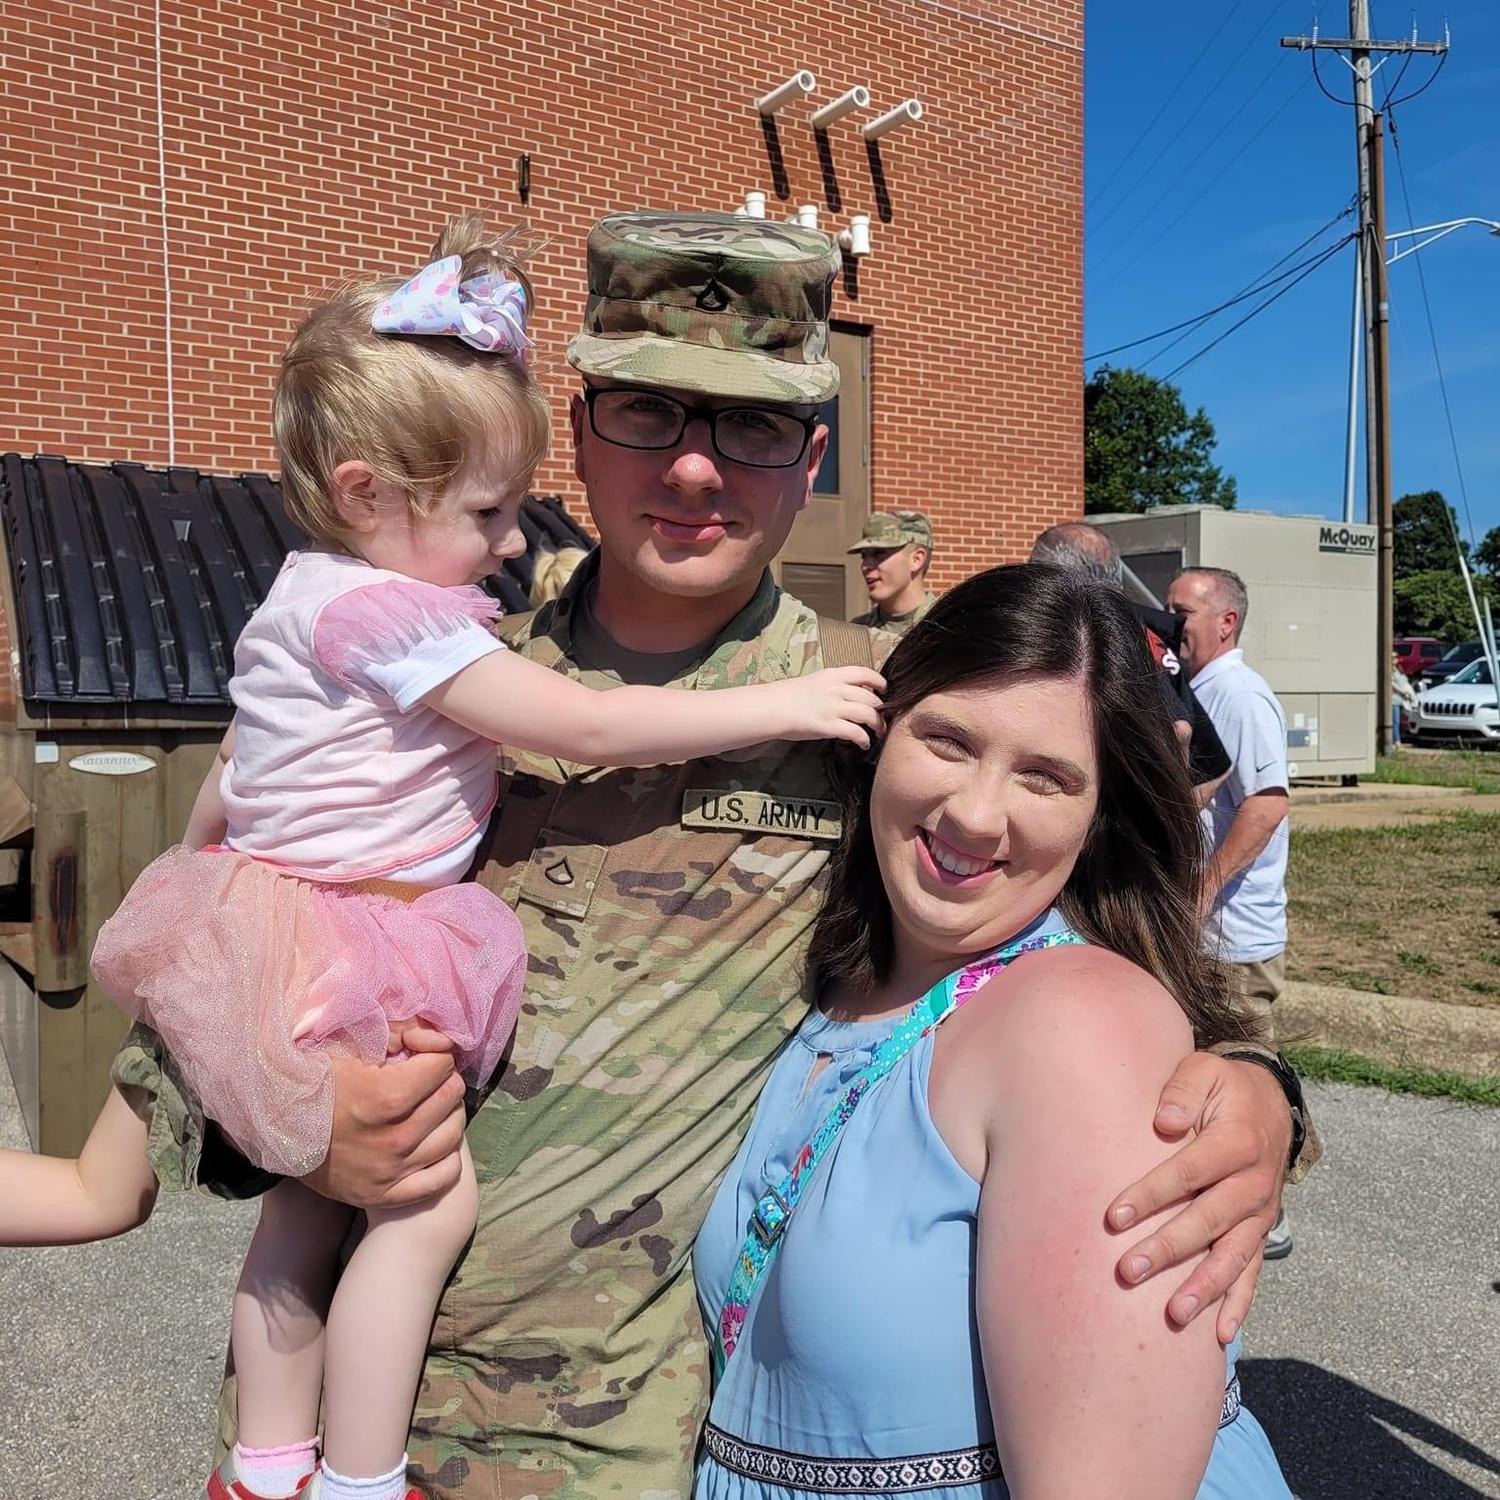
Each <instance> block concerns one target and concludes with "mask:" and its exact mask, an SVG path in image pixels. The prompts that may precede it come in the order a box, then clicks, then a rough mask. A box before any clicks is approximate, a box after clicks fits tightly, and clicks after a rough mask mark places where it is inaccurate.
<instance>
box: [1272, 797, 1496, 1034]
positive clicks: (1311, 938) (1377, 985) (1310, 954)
mask: <svg viewBox="0 0 1500 1500" xmlns="http://www.w3.org/2000/svg"><path fill="white" fill-rule="evenodd" d="M1287 925H1288V934H1287V936H1288V942H1287V975H1288V977H1289V978H1291V979H1300V980H1310V981H1312V982H1313V983H1316V984H1336V985H1340V986H1342V987H1343V988H1345V989H1356V990H1369V991H1372V992H1373V993H1375V994H1378V995H1405V996H1409V997H1410V998H1411V999H1413V1000H1434V1001H1439V1002H1446V1003H1448V1004H1457V1005H1482V1006H1500V945H1497V940H1500V816H1496V815H1495V814H1493V813H1477V812H1471V811H1468V810H1466V809H1465V810H1459V809H1454V810H1452V811H1449V810H1447V809H1445V810H1444V811H1443V812H1442V814H1441V816H1440V817H1438V818H1437V819H1435V820H1434V821H1432V822H1426V823H1413V824H1407V825H1401V826H1397V827H1379V828H1326V829H1294V830H1293V832H1292V842H1291V859H1290V862H1289V866H1288V869H1287Z"/></svg>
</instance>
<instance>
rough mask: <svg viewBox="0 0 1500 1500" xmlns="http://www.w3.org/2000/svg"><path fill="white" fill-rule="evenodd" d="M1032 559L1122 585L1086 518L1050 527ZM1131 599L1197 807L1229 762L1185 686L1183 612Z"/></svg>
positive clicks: (1110, 550) (1106, 545)
mask: <svg viewBox="0 0 1500 1500" xmlns="http://www.w3.org/2000/svg"><path fill="white" fill-rule="evenodd" d="M1031 561H1032V562H1038V563H1051V564H1052V565H1053V566H1054V567H1060V568H1068V569H1070V570H1071V571H1073V572H1077V573H1086V574H1088V576H1089V577H1091V578H1097V579H1098V580H1099V581H1100V582H1101V583H1106V584H1110V585H1112V586H1113V587H1115V588H1122V587H1123V586H1124V580H1125V569H1124V564H1123V563H1122V562H1121V560H1120V553H1119V549H1118V548H1116V546H1115V544H1114V543H1113V542H1112V541H1111V540H1110V539H1109V536H1108V535H1107V534H1106V533H1105V532H1103V531H1101V530H1100V529H1099V528H1098V527H1097V526H1090V525H1088V523H1087V522H1084V521H1067V522H1064V523H1063V524H1062V525H1061V526H1052V527H1049V528H1048V529H1047V530H1046V531H1044V532H1043V533H1042V534H1041V535H1040V536H1039V537H1038V538H1037V539H1036V541H1035V542H1034V543H1032V547H1031ZM1131 602H1132V604H1133V605H1134V608H1135V611H1136V613H1137V614H1138V615H1139V616H1140V620H1141V625H1142V627H1143V628H1144V630H1145V632H1146V642H1147V644H1148V645H1149V646H1150V647H1151V654H1152V656H1154V657H1155V658H1156V664H1157V666H1158V667H1159V668H1160V669H1161V688H1162V700H1163V702H1164V703H1165V704H1166V707H1167V712H1168V713H1169V714H1171V716H1172V719H1173V722H1174V723H1175V724H1176V726H1177V735H1178V738H1179V740H1181V741H1182V743H1183V746H1184V748H1185V750H1186V753H1187V762H1188V772H1189V774H1190V775H1191V777H1192V781H1193V790H1194V792H1195V793H1196V794H1197V797H1198V805H1199V806H1200V807H1201V806H1202V805H1203V804H1204V803H1205V802H1207V801H1208V799H1209V798H1210V797H1211V796H1213V794H1214V791H1215V790H1216V789H1217V787H1218V785H1219V783H1220V782H1221V781H1223V779H1224V778H1225V776H1227V775H1228V774H1229V767H1230V761H1229V754H1228V752H1227V751H1226V750H1225V749H1224V746H1223V743H1222V742H1221V741H1220V739H1219V735H1218V731H1217V730H1215V728H1214V726H1213V721H1212V720H1211V719H1210V718H1209V717H1208V715H1207V713H1205V712H1204V710H1203V707H1202V705H1201V704H1200V703H1199V702H1198V700H1197V699H1196V698H1195V697H1194V696H1193V690H1192V688H1191V687H1189V686H1188V674H1187V672H1186V671H1185V670H1184V669H1183V665H1182V625H1183V621H1182V616H1181V615H1174V614H1173V613H1172V612H1171V611H1170V610H1165V609H1156V608H1153V607H1152V606H1151V605H1149V604H1141V603H1139V602H1137V601H1134V600H1132V601H1131Z"/></svg>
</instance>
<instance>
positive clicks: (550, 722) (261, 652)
mask: <svg viewBox="0 0 1500 1500" xmlns="http://www.w3.org/2000/svg"><path fill="white" fill-rule="evenodd" d="M529 304H530V292H529V288H528V284H527V282H526V281H525V279H524V276H523V275H522V273H521V272H520V271H519V270H518V269H517V267H516V265H515V252H514V249H513V245H512V241H511V237H509V236H501V237H499V238H496V237H493V236H487V235H486V234H485V232H484V227H483V222H482V220H480V219H479V218H478V217H477V216H468V217H465V218H463V219H459V220H456V221H454V222H453V223H451V224H450V225H449V227H448V229H447V230H446V231H445V233H444V235H443V237H442V239H441V240H440V241H439V244H438V248H437V259H436V260H435V261H434V262H433V264H431V265H429V266H427V267H426V268H425V269H424V270H423V271H421V272H420V273H419V274H418V275H417V276H415V277H413V278H412V279H411V280H410V281H408V282H407V283H406V284H404V285H401V284H399V283H398V282H397V281H396V280H394V279H391V278H386V279H372V280H365V281H362V282H359V283H357V284H354V285H351V286H349V287H347V288H345V289H344V290H342V291H340V292H339V293H337V294H336V295H334V296H333V297H332V298H330V299H329V300H328V301H327V302H325V303H324V304H323V305H322V306H320V307H319V308H317V309H316V310H315V311H314V312H313V313H312V314H311V315H310V316H309V317H308V319H307V320H306V321H305V322H304V323H303V325H302V327H301V328H300V329H299V330H298V331H297V333H296V335H295V337H294V338H293V339H292V342H291V345H290V347H289V348H288V349H287V351H286V353H285V355H284V356H283V359H282V363H281V370H280V374H279V376H278V379H277V383H276V392H275V400H274V427H275V440H276V447H277V452H278V457H279V459H280V464H281V474H282V492H283V495H284V498H285V502H286V505H287V508H288V511H289V513H290V514H291V516H292V517H293V519H294V520H295V521H296V522H297V524H298V525H299V526H300V527H301V528H302V529H303V530H304V531H305V532H306V533H307V534H308V536H310V537H312V538H314V539H315V540H316V542H317V543H318V544H319V546H318V547H317V549H316V550H310V551H307V552H302V553H294V554H292V555H291V556H290V557H288V558H287V560H286V563H285V565H284V567H283V568H282V571H281V573H280V574H279V575H278V577H277V579H276V581H275V582H274V584H273V585H272V587H271V589H270V592H269V593H268V594H267V596H266V600H265V602H264V604H262V606H261V607H260V609H259V610H257V611H256V613H255V615H254V617H253V618H252V619H251V621H250V622H249V624H248V625H247V626H246V627H245V630H244V632H243V634H242V635H241V637H240V640H239V642H238V644H237V647H236V650H235V673H234V680H233V682H232V683H231V688H230V692H231V697H232V698H233V701H234V705H235V715H234V720H233V722H232V724H231V725H230V729H229V732H228V734H226V735H225V737H224V743H223V745H222V747H221V749H220V752H219V764H217V765H216V766H215V767H214V769H213V771H212V772H211V773H210V775H209V777H208V778H207V780H206V781H205V782H204V784H203V789H202V791H201V792H200V793H199V796H198V800H197V803H196V805H195V807H194V809H193V813H192V816H191V819H190V821H189V825H188V829H187V833H186V836H185V839H184V843H183V844H182V846H180V847H178V848H175V849H172V850H170V851H168V852H167V853H166V854H164V855H163V856H162V857H161V858H160V859H158V860H156V861H155V862H154V863H153V864H152V865H150V866H149V867H148V868H147V869H146V870H145V871H144V872H143V873H142V875H141V877H140V878H139V879H138V880H137V881H136V883H135V885H134V886H133V887H132V889H131V890H130V892H129V894H128V895H127V896H126V898H125V900H124V902H123V903H122V904H121V906H120V909H119V911H118V912H117V913H116V914H115V915H114V916H113V917H112V918H111V919H110V920H109V921H108V922H106V923H105V925H104V927H103V929H102V930H101V932H100V934H99V940H98V944H97V946H96V948H95V951H94V967H95V971H96V973H97V974H98V976H99V978H100V980H101V981H102V983H103V984H104V985H105V986H106V987H107V988H108V990H109V991H110V993H111V994H113V995H114V996H115V997H116V998H117V999H118V1000H119V1001H120V1003H121V1004H122V1005H124V1006H125V1008H126V1009H127V1010H129V1011H130V1013H131V1014H132V1015H134V1016H136V1017H137V1018H140V1019H142V1020H145V1021H147V1022H149V1024H150V1025H152V1026H153V1027H155V1028H156V1030H157V1031H158V1032H159V1033H160V1034H161V1036H162V1037H163V1038H164V1040H165V1041H166V1043H167V1045H168V1046H169V1048H170V1050H171V1052H172V1055H173V1057H174V1058H175V1059H176V1061H177V1062H178V1064H179V1065H180V1067H181V1069H182V1071H183V1073H184V1074H185V1076H186V1078H187V1080H188V1082H189V1083H190V1084H191V1085H192V1087H193V1089H194V1090H195V1091H196V1093H197V1095H198V1097H199V1099H200V1100H201V1101H202V1104H203V1108H204V1110H205V1112H206V1113H207V1114H208V1115H210V1116H211V1117H212V1118H213V1119H214V1120H216V1121H217V1122H218V1124H219V1125H220V1127H221V1128H222V1129H223V1131H224V1132H225V1134H226V1135H227V1136H228V1137H229V1138H230V1139H231V1140H232V1141H233V1142H234V1143H235V1144H236V1145H237V1146H238V1147H239V1149H240V1150H241V1151H242V1152H243V1153H244V1154H245V1155H246V1156H248V1157H249V1158H250V1159H251V1160H252V1161H254V1162H256V1163H257V1164H258V1165H260V1166H262V1167H265V1168H267V1169H269V1170H271V1171H273V1172H276V1173H280V1174H282V1175H284V1176H285V1177H286V1178H287V1179H288V1180H287V1181H285V1182H283V1183H281V1184H280V1185H278V1186H277V1187H276V1188H274V1189H273V1190H272V1191H271V1192H269V1193H268V1194H267V1195H266V1197H265V1199H264V1202H263V1207H262V1211H261V1218H260V1223H259V1227H258V1228H257V1230H256V1233H255V1236H254V1239H253V1241H252V1243H251V1246H250V1251H249V1254H248V1257H247V1259H246V1262H245V1267H244V1271H243V1273H242V1275H241V1278H240V1283H239V1289H238V1291H237V1293H236V1296H235V1302H234V1311H233V1317H232V1327H231V1341H232V1346H233V1353H234V1364H235V1369H236V1371H237V1373H238V1380H239V1412H238V1422H239V1442H238V1444H237V1445H236V1446H235V1448H234V1450H233V1452H232V1453H231V1454H230V1456H229V1457H228V1458H227V1459H226V1460H225V1462H224V1464H223V1465H221V1467H220V1469H219V1470H218V1472H217V1473H216V1474H215V1475H213V1476H212V1477H211V1478H210V1480H209V1481H208V1485H207V1490H206V1494H207V1496H208V1497H209V1500H257V1497H260V1500H280V1497H284V1496H294V1495H300V1496H303V1497H311V1496H318V1497H320V1500H354V1497H356V1496H357V1497H359V1500H402V1497H404V1496H407V1495H411V1496H415V1495H416V1493H417V1492H416V1491H415V1490H410V1491H409V1490H408V1489H407V1487H406V1483H405V1473H406V1458H405V1454H404V1452H403V1449H404V1446H405V1437H406V1432H407V1426H408V1421H409V1418H410V1412H411V1406H412V1402H413V1398H414V1394H415V1389H416V1383H417V1379H418V1376H419V1374H420V1370H421V1365H422V1359H423V1356H424V1353H425V1350H426V1345H427V1337H428V1332H429V1329H430V1325H431V1322H432V1317H433V1311H434V1308H435V1306H436V1303H437V1299H438V1295H439V1293H440V1291H441V1289H442V1286H443V1283H444V1281H445V1280H446V1278H447V1275H448V1273H449V1271H450V1269H451V1267H452V1265H453V1262H454V1261H455V1259H456V1258H457V1256H458V1254H459V1251H460V1250H461V1249H462V1247H463V1245H464V1243H465V1242H466V1240H467V1239H468V1237H469V1235H470V1233H471V1232H472V1230H473V1227H474V1220H475V1213H476V1202H477V1199H476V1189H475V1179H474V1168H473V1163H472V1162H471V1160H470V1158H469V1153H468V1148H467V1146H465V1147H464V1148H463V1150H462V1166H461V1175H460V1177H459V1180H458V1181H457V1183H456V1184H455V1185H454V1186H452V1187H450V1188H448V1189H447V1190H445V1191H443V1192H441V1193H439V1194H438V1195H437V1196H436V1197H434V1198H432V1199H430V1200H429V1201H427V1202H425V1203H422V1204H419V1205H417V1206H415V1207H411V1208H404V1209H388V1210H380V1209H372V1210H370V1211H368V1213H367V1214H366V1220H367V1224H366V1230H365V1233H364V1236H363V1238H362V1239H361V1240H360V1242H359V1244H358V1246H357V1247H356V1248H355V1250H354V1252H353V1254H352V1256H351V1257H350V1259H349V1262H348V1264H347V1266H346V1267H345V1268H344V1270H343V1272H342V1274H341V1275H340V1274H339V1273H338V1270H337V1261H338V1253H339V1249H340V1246H341V1244H342V1242H343V1240H344V1238H345V1235H346V1232H347V1230H348V1227H349V1221H350V1216H351V1211H350V1210H349V1209H347V1208H345V1207H343V1206H342V1205H339V1204H336V1203H334V1202H332V1201H330V1200H328V1199H325V1198H321V1197H319V1196H318V1195H317V1194H315V1193H313V1192H312V1191H311V1190H310V1189H308V1188H306V1187H304V1186H303V1185H302V1184H301V1183H299V1182H297V1181H295V1180H291V1179H295V1178H297V1177H299V1176H302V1175H304V1174H306V1173H308V1172H310V1171H311V1170H312V1169H313V1168H314V1167H316V1166H317V1165H318V1164H319V1162H320V1161H321V1160H322V1159H323V1157H324V1155H325V1153H326V1151H327V1148H328V1142H329V1136H330V1131H331V1127H332V1116H333V1084H332V1066H331V1061H330V1059H331V1058H332V1057H335V1056H343V1057H358V1058H364V1059H367V1060H371V1061H377V1062H378V1061H381V1060H383V1059H384V1058H385V1057H386V1056H387V1052H388V1048H389V1046H390V1045H391V1043H390V1039H391V1038H392V1037H393V1036H396V1035H398V1034H399V1033H400V1031H401V1029H402V1028H403V1026H404V1025H407V1024H409V1023H412V1022H420V1023H421V1024H422V1025H424V1026H426V1027H429V1028H432V1029H435V1030H437V1031H440V1032H442V1033H443V1034H444V1035H445V1036H446V1037H447V1038H448V1039H449V1040H451V1042H452V1043H453V1045H454V1048H455V1052H456V1062H457V1065H458V1068H459V1070H460V1072H461V1073H462V1074H463V1077H464V1079H465V1081H466V1082H467V1083H468V1084H469V1085H470V1086H471V1087H479V1086H482V1085H483V1084H484V1083H485V1082H486V1080H487V1079H488V1078H489V1077H490V1075H491V1074H492V1073H493V1072H494V1070H495V1068H496V1066H497V1065H498V1063H499V1061H500V1058H501V1054H502V1052H503V1050H504V1048H505V1046H506V1044H507V1042H508V1040H509V1038H510V1034H511V1031H512V1028H513V1027H514V1024H515V1018H516V1012H517V1009H518V1007H519V1003H520V995H521V987H522V981H523V976H524V971H525V960H526V956H525V950H524V944H523V941H522V935H521V928H520V923H519V922H518V921H517V919H516V917H515V914H514V913H513V912H511V910H510V909H509V908H508V907H507V906H505V905H504V904H503V903H502V902H501V901H500V900H499V899H498V898H497V897H496V896H494V895H492V894H491V893H490V892H488V891H486V890H484V889H483V888H482V887H480V886H478V885H475V884H472V883H461V882H462V877H463V875H464V873H465V872H466V870H467V869H468V867H469V865H470V863H471V861H472V859H473V857H474V853H475V850H476V848H477V846H478V843H479V840H480V837H481V835H482V832H483V829H484V826H485V822H486V819H487V818H488V816H489V813H490V810H491V808H492V807H493V806H494V803H495V798H496V787H497V777H496V770H495V742H497V741H501V742H504V743H506V744H509V745H512V746H515V747H517V748H520V749H523V750H531V751H537V752H541V753H543V754H548V755H554V756H557V757H560V758H563V759H566V760H569V761H574V762H580V763H584V764H588V765H632V764H641V765H655V764H660V763H662V762H672V761H682V760H689V759H694V758H697V757H700V756H705V755H711V754H716V753H720V752H724V751H728V750H732V749H737V748H741V747H744V746H747V745H752V744H757V743H760V742H762V741H765V740H771V739H818V738H838V739H847V740H852V741H854V742H855V743H857V744H865V743H867V740H868V734H869V732H870V731H872V730H873V729H874V727H875V725H876V722H877V718H876V716H877V710H878V706H879V700H878V699H877V697H876V695H875V690H876V689H877V688H879V687H880V686H881V685H882V684H881V680H880V678H879V677H877V676H876V675H875V674H874V673H873V672H868V671H864V670H861V669H857V668H849V669H841V670H837V671H825V672H820V673H815V674H813V675H811V676H807V677H803V678H800V679H794V680H791V681H786V682H779V683H775V684H771V685H764V686H757V687H747V688H735V689H728V690H724V691H720V692H703V693H694V692H681V691H676V690H672V689H668V688H647V687H622V688H619V689H616V690H613V691H608V692H595V691H592V690H590V689H588V688H585V687H583V686H582V685H581V684H579V683H577V682H574V681H572V680H570V679H569V678H567V677H565V676H562V675H559V674H557V673H555V672H552V671H549V670H547V669H546V668H543V667H541V666H538V665H536V664H534V663H531V662H528V661H526V660H524V659H523V658H522V657H520V656H518V655H515V654H513V653H511V652H509V651H507V650H506V649H505V648H504V647H503V646H502V645H501V644H500V642H499V641H498V640H496V638H495V637H494V635H493V634H492V633H491V631H490V630H489V629H488V628H487V627H488V626H489V625H490V624H491V623H492V622H493V620H494V619H495V617H496V615H497V613H498V611H497V608H496V606H495V604H494V603H493V601H492V600H491V599H490V598H489V597H488V595H486V594H485V593H484V592H483V591H482V590H480V589H479V588H477V587H476V586H475V585H477V584H478V582H479V581H480V580H481V579H482V578H484V577H485V576H486V575H487V574H489V573H492V572H493V571H495V570H496V569H497V568H498V567H499V566H500V564H501V561H502V560H503V559H504V558H506V557H513V556H516V555H517V554H519V553H521V552H522V551H524V550H525V543H524V540H523V538H522V535H521V532H520V530H519V527H518V521H517V517H518V511H519V507H520V502H521V497H522V496H523V495H524V493H525V492H526V489H527V486H528V483H529V481H530V479H531V476H532V473H533V471H534V469H535V468H536V466H537V464H538V463H539V462H540V460H541V458H542V456H543V454H544V452H545V449H546V444H547V410H546V403H545V399H544V397H543V396H542V394H541V393H540V391H539V390H538V388H537V386H536V384H535V382H534V380H533V379H532V377H531V375H530V374H529V373H528V371H527V368H526V364H525V360H524V354H525V350H526V348H527V346H528V344H529V339H528V338H527V335H526V332H525V321H526V315H527V311H528V308H529ZM145 1134H146V1125H145V1123H144V1122H143V1121H142V1120H140V1119H138V1118H137V1115H136V1114H135V1113H134V1112H133V1110H132V1108H131V1107H130V1105H129V1104H127V1103H126V1101H125V1100H124V1099H122V1098H121V1097H120V1096H119V1095H118V1094H112V1095H111V1097H110V1099H109V1100H108V1102H107V1103H106V1106H105V1109H104V1111H103V1113H102V1114H101V1115H100V1117H99V1120H98V1121H97V1122H96V1124H95V1127H94V1130H93V1133H92V1134H91V1136H90V1138H89V1141H88V1143H87V1145H86V1146H85V1148H84V1151H83V1154H82V1156H81V1157H80V1159H79V1161H78V1162H76V1163H74V1162H61V1161H48V1160H44V1159H37V1158H30V1157H27V1156H24V1155H20V1154H16V1153H10V1154H8V1155H7V1157H6V1158H5V1159H4V1160H3V1161H0V1242H8V1243H12V1244H16V1243H68V1242H78V1241H82V1240H88V1239H97V1238H101V1237H104V1236H106V1235H109V1234H114V1233H120V1232H121V1231H123V1230H125V1229H128V1228H130V1227H133V1225H135V1224H137V1223H139V1222H141V1221H142V1220H143V1219H144V1218H145V1217H146V1216H147V1215H148V1214H149V1212H150V1209H151V1205H152V1203H153V1202H154V1198H155V1188H156V1185H155V1182H154V1180H153V1178H152V1176H151V1172H150V1168H149V1166H148V1164H147V1161H146V1153H145ZM335 1282H336V1283H337V1285H336V1288H335ZM320 1398H321V1401H322V1405H323V1415H324V1441H323V1454H322V1460H321V1463H319V1461H318V1458H317V1452H316V1438H315V1434H316V1427H317V1420H318V1411H319V1401H320Z"/></svg>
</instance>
